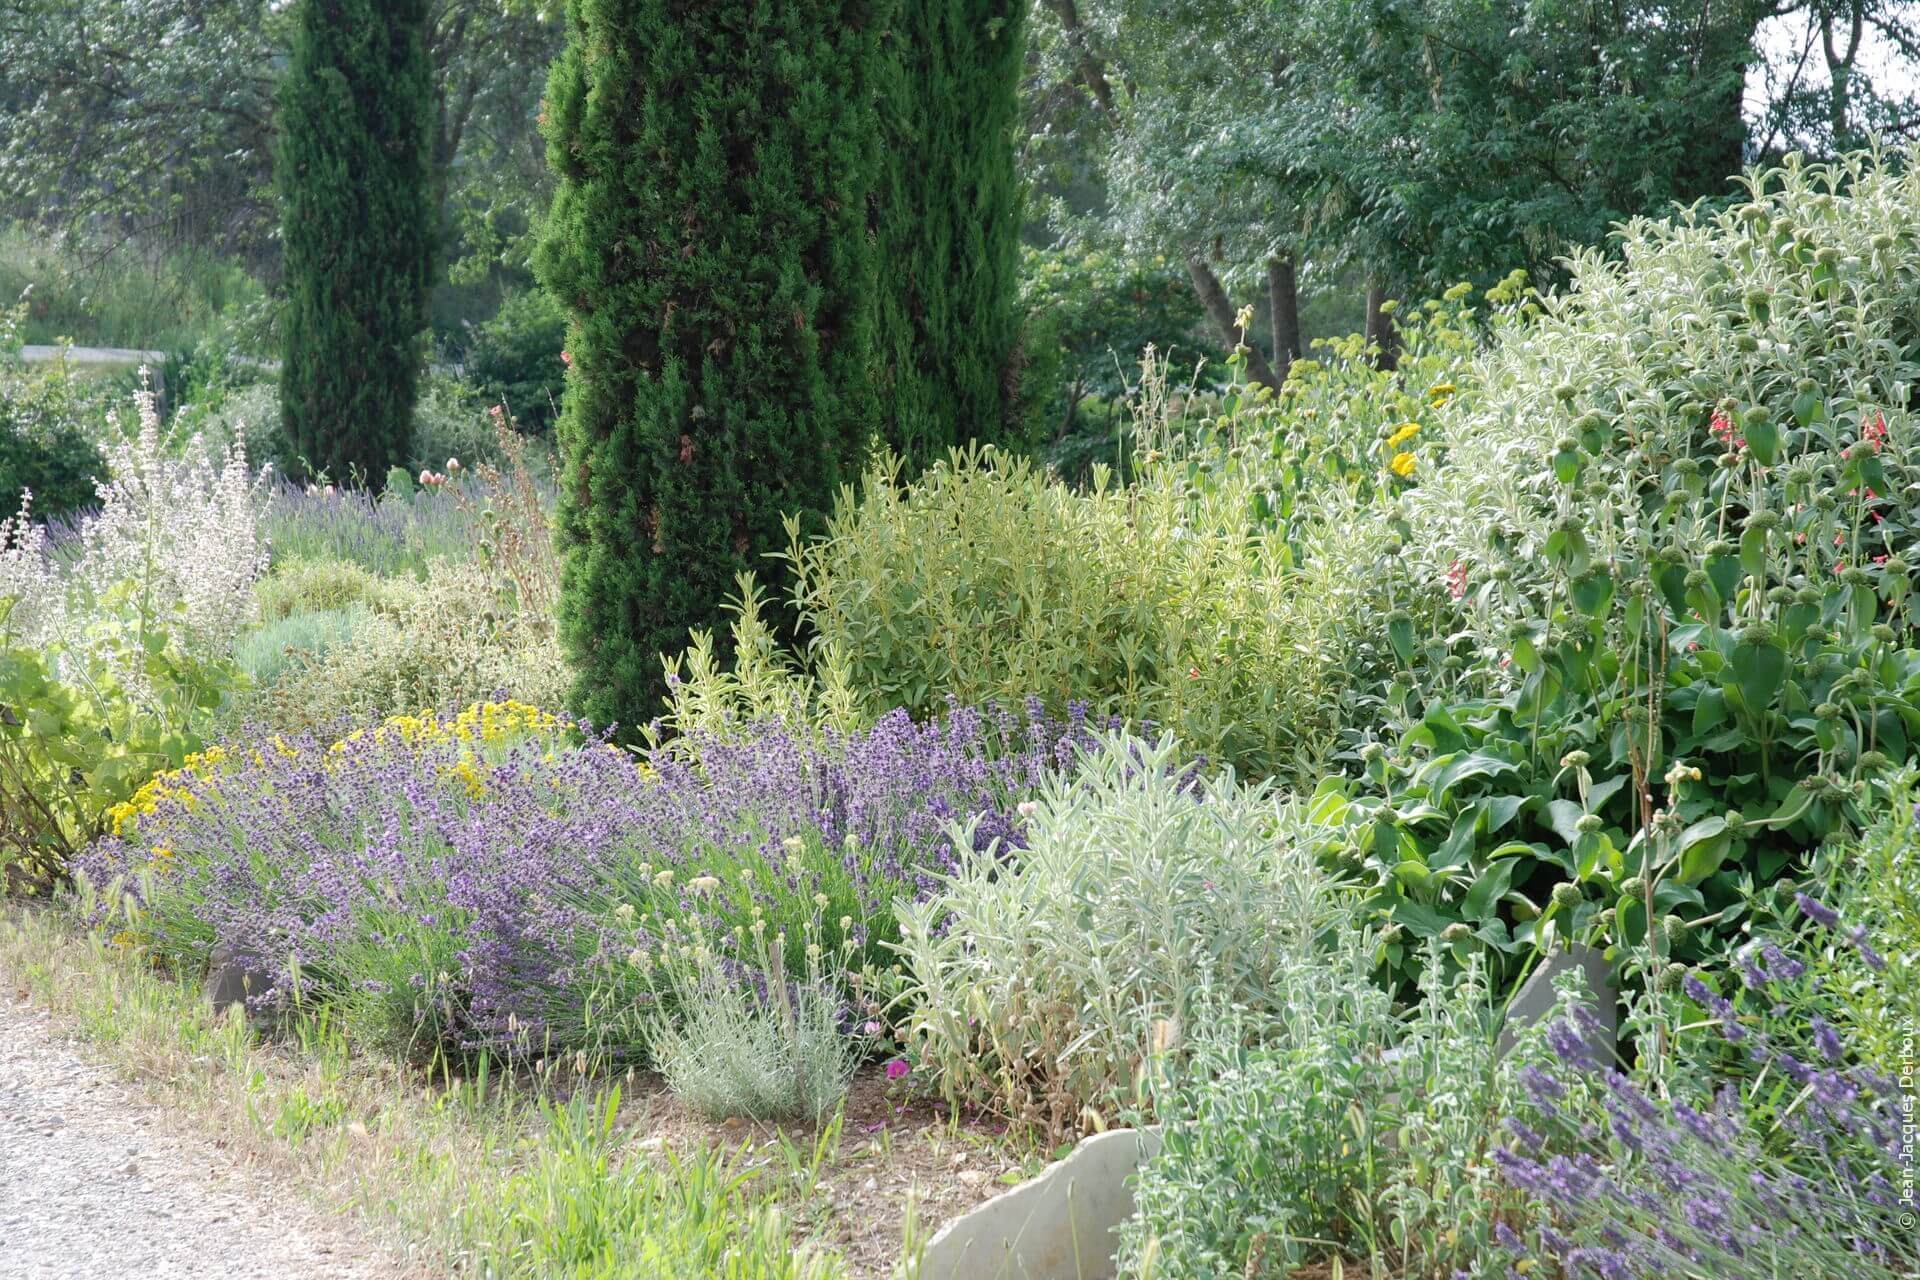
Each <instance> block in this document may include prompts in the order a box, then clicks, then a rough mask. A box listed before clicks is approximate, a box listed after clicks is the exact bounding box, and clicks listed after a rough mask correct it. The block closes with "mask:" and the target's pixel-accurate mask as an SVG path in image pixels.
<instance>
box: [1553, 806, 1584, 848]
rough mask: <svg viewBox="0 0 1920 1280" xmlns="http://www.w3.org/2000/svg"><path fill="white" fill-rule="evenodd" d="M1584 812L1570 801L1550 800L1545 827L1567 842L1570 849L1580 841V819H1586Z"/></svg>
mask: <svg viewBox="0 0 1920 1280" xmlns="http://www.w3.org/2000/svg"><path fill="white" fill-rule="evenodd" d="M1586 816H1587V814H1586V810H1584V809H1582V808H1581V807H1580V806H1579V805H1577V804H1575V803H1574V802H1573V801H1571V800H1550V801H1548V802H1547V825H1548V826H1550V827H1552V828H1553V833H1554V834H1555V835H1557V836H1559V837H1560V838H1561V839H1562V840H1564V841H1566V842H1567V846H1568V847H1569V848H1571V847H1572V846H1573V845H1575V844H1577V843H1579V840H1580V819H1582V818H1584V817H1586Z"/></svg>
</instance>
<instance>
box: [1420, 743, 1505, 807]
mask: <svg viewBox="0 0 1920 1280" xmlns="http://www.w3.org/2000/svg"><path fill="white" fill-rule="evenodd" d="M1519 771H1520V770H1519V766H1518V765H1516V764H1514V763H1513V762H1512V761H1510V760H1502V759H1501V758H1500V757H1499V756H1494V755H1488V754H1487V753H1486V752H1484V751H1474V752H1469V753H1466V754H1464V755H1452V756H1444V757H1442V758H1440V759H1438V760H1435V761H1434V762H1433V763H1432V764H1430V765H1428V766H1427V768H1426V769H1425V770H1423V771H1422V773H1421V775H1420V781H1422V782H1424V783H1426V786H1427V795H1428V796H1429V797H1430V798H1432V799H1433V801H1434V802H1435V803H1438V804H1444V803H1446V800H1447V797H1448V795H1449V793H1450V792H1452V790H1453V788H1454V787H1456V786H1457V785H1459V784H1460V783H1462V782H1464V781H1466V780H1467V779H1468V778H1495V777H1499V776H1500V775H1501V774H1507V773H1518V772H1519Z"/></svg>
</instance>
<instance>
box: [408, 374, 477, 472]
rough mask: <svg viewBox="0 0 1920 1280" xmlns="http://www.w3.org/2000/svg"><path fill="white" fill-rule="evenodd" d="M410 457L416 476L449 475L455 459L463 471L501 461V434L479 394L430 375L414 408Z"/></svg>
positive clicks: (455, 381) (457, 380)
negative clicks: (429, 473)
mask: <svg viewBox="0 0 1920 1280" xmlns="http://www.w3.org/2000/svg"><path fill="white" fill-rule="evenodd" d="M407 457H408V459H409V461H410V463H411V466H412V469H413V470H414V471H415V472H419V471H422V470H428V471H445V470H446V469H447V463H448V462H449V461H451V460H453V459H458V460H459V462H460V465H461V466H463V467H475V466H479V465H482V464H484V463H489V462H497V461H499V459H500V441H499V433H498V431H497V430H496V428H495V425H494V420H493V415H492V414H491V413H490V412H489V409H488V406H487V405H486V404H485V403H484V402H483V401H482V400H481V398H480V393H479V391H477V390H476V389H475V388H474V387H472V386H470V385H469V384H467V383H465V382H462V381H460V380H459V379H457V378H451V377H448V376H446V375H445V374H430V375H428V377H427V378H426V379H425V380H424V384H423V385H422V387H421V389H420V399H419V400H418V401H417V402H416V403H415V404H414V406H413V444H412V448H411V451H410V452H409V453H408V455H407Z"/></svg>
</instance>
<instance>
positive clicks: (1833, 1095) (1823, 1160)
mask: <svg viewBox="0 0 1920 1280" xmlns="http://www.w3.org/2000/svg"><path fill="white" fill-rule="evenodd" d="M1802 907H1803V909H1804V910H1805V911H1806V912H1807V913H1808V914H1809V916H1810V917H1811V918H1812V919H1814V920H1815V921H1817V922H1819V923H1821V924H1823V925H1824V926H1827V927H1830V928H1834V929H1841V928H1843V926H1842V924H1841V921H1840V919H1839V917H1838V916H1837V915H1835V914H1834V913H1832V912H1831V911H1830V910H1829V909H1828V908H1826V907H1825V906H1824V905H1823V904H1821V903H1819V902H1818V901H1817V900H1815V899H1811V898H1804V897H1803V899H1802ZM1838 936H1840V937H1842V938H1844V939H1845V941H1846V945H1848V946H1851V947H1853V948H1856V949H1858V950H1859V951H1860V953H1861V955H1862V957H1863V959H1865V960H1866V961H1867V962H1868V963H1869V965H1875V964H1880V965H1883V964H1884V960H1883V959H1882V958H1881V957H1879V956H1878V955H1877V953H1875V952H1874V951H1873V949H1872V947H1871V945H1870V943H1869V942H1868V940H1867V938H1866V936H1865V931H1864V930H1859V931H1855V930H1845V931H1844V932H1842V933H1840V934H1839V935H1838ZM1740 970H1741V977H1740V978H1739V979H1738V984H1739V985H1744V986H1745V987H1747V988H1748V989H1749V990H1752V991H1755V992H1764V991H1765V990H1766V989H1767V988H1769V987H1775V988H1779V989H1784V988H1786V987H1789V986H1791V985H1792V984H1794V983H1797V982H1799V981H1801V980H1802V979H1803V977H1804V975H1805V973H1806V966H1805V965H1804V964H1803V963H1801V962H1800V961H1798V959H1797V958H1796V957H1793V956H1791V955H1789V954H1786V953H1780V952H1776V953H1775V954H1772V955H1767V956H1763V957H1761V959H1760V960H1759V961H1755V959H1754V958H1753V957H1747V958H1746V959H1745V960H1743V961H1742V962H1741V964H1740ZM1683 989H1684V992H1685V994H1686V996H1687V997H1688V999H1689V1000H1690V1001H1692V1002H1693V1004H1694V1005H1695V1006H1696V1007H1697V1008H1698V1009H1699V1010H1701V1011H1702V1014H1703V1016H1704V1021H1705V1023H1706V1025H1707V1026H1708V1027H1710V1028H1712V1029H1713V1030H1714V1031H1716V1032H1717V1034H1718V1035H1719V1036H1720V1037H1722V1038H1723V1039H1724V1040H1725V1041H1726V1042H1727V1043H1729V1044H1731V1045H1733V1046H1735V1047H1737V1048H1738V1049H1739V1050H1740V1051H1741V1052H1742V1053H1743V1054H1744V1055H1746V1056H1747V1058H1748V1059H1749V1060H1750V1061H1751V1062H1752V1063H1753V1064H1754V1066H1755V1068H1756V1069H1757V1077H1756V1079H1754V1080H1752V1081H1749V1082H1748V1083H1747V1084H1746V1085H1745V1087H1744V1088H1743V1087H1737V1086H1735V1085H1731V1084H1730V1085H1728V1086H1726V1087H1723V1088H1721V1089H1720V1090H1719V1091H1718V1092H1717V1093H1716V1092H1715V1091H1714V1090H1713V1089H1712V1077H1711V1076H1708V1077H1705V1078H1699V1079H1695V1080H1693V1081H1686V1080H1684V1079H1674V1078H1669V1082H1668V1083H1669V1087H1670V1089H1672V1092H1671V1093H1668V1094H1662V1093H1659V1092H1656V1091H1654V1090H1652V1089H1650V1088H1649V1087H1648V1086H1647V1084H1646V1078H1645V1077H1644V1075H1643V1076H1640V1077H1635V1076H1630V1075H1628V1074H1626V1073H1625V1072H1622V1071H1621V1070H1619V1069H1618V1068H1616V1067H1615V1066H1614V1064H1613V1060H1612V1056H1611V1054H1610V1053H1609V1052H1608V1051H1607V1050H1606V1049H1605V1048H1604V1047H1603V1046H1602V1042H1601V1040H1600V1038H1599V1036H1598V1035H1597V1034H1596V1032H1597V1025H1596V1023H1595V1022H1594V1021H1593V1019H1592V1016H1591V1015H1590V1014H1588V1013H1586V1011H1585V1010H1584V1009H1577V1010H1575V1012H1574V1014H1573V1016H1571V1017H1568V1018H1565V1019H1563V1020H1561V1021H1558V1022H1556V1023H1555V1024H1554V1025H1553V1027H1552V1029H1551V1031H1550V1032H1549V1036H1548V1039H1549V1043H1550V1044H1551V1046H1552V1048H1553V1050H1554V1052H1555V1053H1556V1055H1557V1057H1558V1063H1557V1065H1556V1066H1555V1068H1554V1069H1552V1070H1544V1071H1534V1072H1532V1073H1530V1074H1529V1076H1528V1078H1527V1090H1528V1093H1529V1095H1530V1096H1529V1098H1528V1099H1527V1101H1526V1102H1525V1104H1524V1105H1523V1106H1521V1107H1520V1108H1518V1109H1517V1113H1516V1114H1515V1115H1513V1116H1512V1117H1510V1118H1509V1120H1508V1122H1507V1125H1506V1131H1507V1134H1508V1144H1507V1145H1506V1146H1504V1147H1502V1148H1501V1149H1499V1150H1497V1151H1496V1152H1495V1153H1494V1159H1495V1162H1496V1164H1497V1166H1498V1168H1499V1171H1500V1175H1501V1177H1502V1178H1503V1179H1504V1180H1505V1181H1506V1182H1507V1183H1508V1184H1509V1185H1510V1186H1512V1187H1514V1188H1515V1189H1517V1190H1519V1191H1521V1192H1524V1193H1526V1194H1527V1195H1528V1196H1529V1197H1530V1198H1531V1199H1532V1200H1533V1201H1534V1202H1535V1211H1534V1214H1533V1217H1532V1220H1531V1225H1530V1228H1529V1230H1528V1231H1526V1232H1525V1233H1524V1234H1523V1233H1521V1232H1518V1231H1515V1230H1514V1229H1512V1228H1511V1227H1503V1228H1501V1230H1500V1241H1501V1244H1502V1247H1503V1249H1504V1252H1505V1255H1506V1260H1507V1261H1509V1262H1511V1263H1512V1264H1513V1265H1514V1266H1515V1267H1518V1268H1525V1267H1527V1266H1528V1265H1529V1263H1528V1260H1529V1259H1540V1258H1545V1259H1549V1260H1551V1261H1552V1262H1554V1263H1555V1264H1557V1265H1558V1266H1559V1267H1560V1268H1562V1270H1563V1271H1564V1273H1565V1274H1566V1275H1567V1276H1569V1277H1571V1278H1574V1280H1588V1278H1592V1280H1641V1278H1643V1277H1644V1278H1645V1280H1654V1278H1655V1277H1660V1278H1662V1280H1665V1278H1668V1277H1685V1278H1687V1280H1720V1278H1721V1277H1727V1276H1747V1275H1752V1276H1848V1277H1856V1278H1857V1280H1902V1278H1906V1277H1912V1276H1914V1275H1920V1238H1917V1237H1916V1235H1915V1232H1914V1213H1915V1205H1914V1200H1913V1189H1912V1188H1913V1182H1912V1177H1913V1159H1914V1152H1913V1149H1912V1146H1911V1128H1910V1125H1911V1119H1910V1117H1911V1111H1910V1110H1908V1109H1907V1108H1911V1106H1912V1098H1911V1096H1910V1094H1909V1095H1903V1094H1902V1093H1901V1091H1900V1087H1899V1086H1898V1085H1896V1084H1895V1082H1894V1081H1891V1080H1889V1079H1887V1078H1885V1077H1883V1076H1880V1075H1878V1074H1877V1073H1874V1072H1872V1071H1870V1070H1867V1069H1864V1068H1862V1067H1859V1066H1857V1065H1853V1064H1852V1062H1851V1060H1850V1057H1849V1053H1848V1049H1847V1046H1846V1044H1845V1042H1844V1040H1843V1038H1842V1037H1841V1036H1840V1034H1839V1033H1838V1032H1837V1031H1836V1030H1835V1029H1834V1028H1833V1027H1831V1026H1829V1025H1827V1024H1825V1023H1824V1022H1822V1021H1820V1020H1819V1019H1817V1018H1816V1019H1814V1020H1813V1021H1812V1023H1811V1024H1810V1025H1809V1024H1800V1025H1794V1020H1791V1019H1783V1018H1780V1017H1778V1016H1777V1015H1768V1016H1765V1017H1760V1018H1756V1017H1755V1016H1754V1015H1753V1014H1742V1013H1741V1012H1740V1011H1739V1010H1737V1009H1736V1007H1735V1005H1734V1003H1733V1001H1732V1000H1730V999H1729V998H1727V997H1726V996H1724V995H1722V994H1720V993H1718V992H1716V991H1715V990H1714V989H1713V988H1712V987H1710V986H1708V985H1707V983H1706V982H1705V981H1703V980H1702V978H1700V977H1698V976H1691V975H1690V976H1688V977H1687V978H1685V980H1684V986H1683ZM1777 994H1781V995H1785V994H1786V992H1785V991H1784V990H1780V991H1778V992H1777ZM1785 1007H1787V1006H1786V1005H1775V1006H1774V1008H1776V1009H1779V1008H1785ZM1803 1038H1804V1039H1805V1040H1806V1041H1807V1042H1809V1045H1810V1047H1809V1048H1802V1047H1801V1045H1800V1043H1798V1041H1799V1040H1801V1039H1803ZM1903 1120H1904V1123H1905V1124H1906V1125H1907V1126H1909V1127H1907V1128H1905V1129H1903Z"/></svg>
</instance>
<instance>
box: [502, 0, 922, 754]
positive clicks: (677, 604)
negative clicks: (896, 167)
mask: <svg viewBox="0 0 1920 1280" xmlns="http://www.w3.org/2000/svg"><path fill="white" fill-rule="evenodd" d="M890 8H891V5H890V4H889V3H886V2H885V0H814V2H812V3H808V4H797V3H793V2H792V0H568V5H567V19H568V27H569V31H568V43H567V48H566V50H565V52H564V53H563V54H562V55H561V57H560V58H559V60H558V61H557V62H556V63H555V64H554V68H553V72H552V75H551V77H550V79H549V82H548V88H547V105H546V111H547V131H548V157H549V161H550V163H551V164H552V165H553V167H554V170H555V172H556V175H557V177H558V180H559V186H558V191H557V193H556V195H555V198H554V204H553V209H552V213H551V216H550V218H549V221H548V225H547V228H546V231H545V233H544V236H543V239H542V243H541V245H540V249H539V252H538V254H537V255H536V268H537V270H538V271H539V274H540V276H541V279H542V281H543V283H544V284H545V285H546V287H547V288H548V289H549V290H551V291H552V293H553V294H554V296H555V297H556V298H558V299H559V300H560V302H561V304H562V305H563V306H564V307H565V308H566V309H567V311H568V313H569V318H570V325H569V333H568V344H567V350H568V357H569V360H570V363H571V371H570V373H569V375H568V387H567V396H566V404H565V408H564V410H563V412H562V414H561V418H560V422H559V424H558V427H557V434H558V438H559V444H560V450H561V462H562V487H561V496H560V513H559V535H560V540H561V545H562V548H563V553H564V558H563V562H562V563H563V589H562V601H561V610H560V613H561V617H560V625H561V633H562V636H563V638H564V640H565V642H566V644H567V647H568V650H569V652H570V653H571V655H572V657H573V659H574V662H575V664H576V666H577V668H578V671H579V673H580V675H579V683H578V685H577V688H576V694H575V698H574V703H575V706H576V708H577V709H578V710H579V711H580V712H581V713H583V714H585V715H586V716H588V717H590V718H591V719H593V720H594V721H596V722H598V723H603V724H604V723H606V722H609V721H619V722H621V723H623V724H626V725H629V726H631V725H634V724H635V723H636V722H638V721H640V720H642V719H644V718H646V717H648V716H651V715H652V714H653V713H654V712H655V710H656V709H657V708H658V705H659V695H660V692H661V687H662V675H661V663H660V658H661V655H662V654H663V653H672V652H678V651H679V650H681V649H682V648H683V647H684V646H685V644H686V641H687V632H688V629H689V628H691V627H714V626H716V624H718V623H720V622H721V621H722V620H723V615H722V608H723V605H724V603H725V601H726V600H727V598H728V597H729V596H730V595H731V594H733V593H734V592H735V591H736V590H737V588H736V585H735V574H736V573H737V572H738V571H739V570H741V569H746V568H758V569H760V570H762V571H763V572H764V570H765V568H766V562H765V560H764V559H763V557H764V555H765V554H766V553H768V552H771V551H777V550H779V549H781V548H782V547H783V546H784V545H785V534H784V532H783V528H782V513H783V512H793V513H797V514H799V515H800V516H801V517H802V518H806V517H808V516H809V515H810V514H811V513H817V512H818V511H820V510H821V509H822V508H823V507H824V506H825V505H826V504H827V503H828V502H829V501H830V500H831V497H832V494H833V491H834V488H835V487H836V486H837V485H838V484H840V483H841V482H843V481H845V480H848V479H850V478H852V477H853V476H855V475H857V473H858V471H859V470H860V468H861V466H862V464H863V462H864V459H865V453H866V450H867V448H868V446H869V443H870V441H871V440H872V439H873V437H874V434H875V432H876V431H877V429H878V427H879V412H878V406H879V391H880V389H879V387H878V386H877V380H876V378H875V376H874V375H875V361H874V354H873V353H874V350H875V330H874V325H875V318H876V317H875V311H876V307H877V303H876V289H877V287H878V284H879V276H878V273H877V270H876V263H875V254H876V243H875V239H874V237H873V236H872V235H871V234H870V232H869V216H870V209H871V205H870V200H869V197H870V195H871V192H872V190H873V186H874V183H875V181H876V175H877V171H878V166H879V163H880V147H879V131H878V125H877V121H876V119H875V109H876V105H877V85H876V78H875V70H876V59H877V57H878V54H879V47H880V46H879V39H880V33H881V31H882V29H883V26H884V23H885V21H886V19H887V18H888V16H889V14H888V10H889V9H890Z"/></svg>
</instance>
